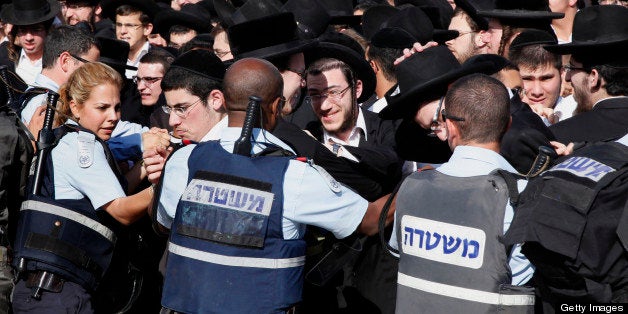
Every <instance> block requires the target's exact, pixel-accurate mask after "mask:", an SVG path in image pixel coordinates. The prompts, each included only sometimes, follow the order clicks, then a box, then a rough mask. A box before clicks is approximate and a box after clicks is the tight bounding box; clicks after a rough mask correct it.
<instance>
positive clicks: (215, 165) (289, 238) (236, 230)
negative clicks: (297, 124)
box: [158, 59, 379, 313]
mask: <svg viewBox="0 0 628 314" xmlns="http://www.w3.org/2000/svg"><path fill="white" fill-rule="evenodd" d="M282 89H283V86H282V78H281V75H280V74H279V71H278V70H277V69H276V68H275V67H274V66H272V65H271V64H270V63H269V62H267V61H264V60H260V59H242V60H240V61H237V62H235V63H234V64H233V65H232V66H231V67H230V68H229V69H228V70H227V72H226V74H225V78H224V95H225V101H226V104H227V111H228V118H229V128H227V129H225V130H223V132H222V135H221V137H220V142H216V141H209V142H205V143H200V144H197V145H188V146H186V147H184V148H181V149H179V150H178V151H176V152H175V153H174V154H173V156H176V155H180V154H184V155H185V154H187V156H189V157H188V158H186V159H187V160H188V162H187V164H176V165H174V164H173V165H170V164H169V163H166V168H165V173H168V172H169V171H172V172H175V173H177V174H179V175H182V176H185V177H187V178H188V179H187V183H186V185H187V186H182V187H166V186H167V185H168V184H171V183H169V182H168V181H165V182H163V185H164V188H163V189H162V191H165V190H168V191H170V192H169V193H176V191H179V193H180V201H179V203H178V205H177V208H176V213H175V209H174V208H164V207H163V206H162V204H163V200H164V197H163V196H161V197H160V200H159V202H160V203H159V207H158V211H159V214H160V215H161V216H163V215H167V216H174V220H173V222H172V225H171V226H166V227H169V228H170V229H171V236H170V243H169V247H168V264H167V266H166V275H165V283H164V293H163V298H162V305H163V306H164V307H165V308H167V309H171V310H174V311H176V312H184V313H200V312H202V313H285V312H286V311H290V310H292V309H293V307H294V305H295V304H296V303H298V302H299V301H300V299H301V292H302V286H303V265H304V262H305V242H304V241H303V235H304V232H305V224H312V225H316V226H318V227H321V228H325V229H328V230H330V231H331V232H333V233H334V234H335V236H336V237H338V238H344V237H347V236H349V235H350V234H351V233H353V232H354V231H355V230H356V229H357V230H358V231H361V232H364V233H370V234H373V233H375V232H376V231H377V227H376V224H377V222H376V219H377V217H376V216H377V213H376V212H377V211H378V210H377V208H378V207H379V206H376V205H375V204H368V203H367V201H366V200H364V199H362V198H361V197H359V196H358V195H357V194H355V193H354V192H352V191H351V190H349V189H347V188H346V187H344V186H342V185H340V184H338V183H337V182H336V181H335V180H333V179H332V178H331V177H330V176H329V175H327V176H325V174H326V173H325V172H324V171H323V170H321V169H320V168H318V167H317V166H315V165H313V164H311V163H302V162H299V161H296V160H294V159H292V158H291V157H274V156H273V157H271V156H258V157H249V156H240V155H236V154H232V153H231V152H232V151H233V149H234V146H235V140H236V139H238V137H239V136H240V133H241V128H242V126H243V125H244V124H245V123H244V121H245V110H246V109H247V103H248V98H249V96H251V95H256V96H259V97H260V98H261V99H262V101H261V115H262V116H261V118H260V121H261V123H259V124H261V126H262V127H263V129H262V128H255V129H253V131H252V138H253V140H252V148H251V151H250V153H259V152H261V151H262V150H264V149H265V148H273V147H274V148H276V147H280V148H282V149H284V150H289V147H288V146H287V145H286V144H284V143H283V142H281V141H280V140H279V139H277V138H276V137H274V136H273V135H272V134H270V132H268V131H266V130H272V129H273V127H274V125H275V123H276V119H277V117H278V115H279V113H280V111H281V104H282V103H283V101H284V100H283V98H282V97H281V93H282ZM253 123H254V124H256V125H257V121H254V122H253ZM247 140H248V139H247ZM173 191H175V192H173ZM170 197H171V196H170ZM367 207H368V211H367ZM367 212H368V215H365V213H367ZM373 214H374V215H373ZM158 217H159V216H158ZM373 218H374V219H373ZM160 223H163V221H160ZM373 226H375V227H373Z"/></svg>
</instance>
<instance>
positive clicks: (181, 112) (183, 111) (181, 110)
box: [161, 98, 202, 119]
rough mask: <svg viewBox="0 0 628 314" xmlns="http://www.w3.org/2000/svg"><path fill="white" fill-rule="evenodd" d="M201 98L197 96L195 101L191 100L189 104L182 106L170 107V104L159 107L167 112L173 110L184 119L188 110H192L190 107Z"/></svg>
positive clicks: (188, 112)
mask: <svg viewBox="0 0 628 314" xmlns="http://www.w3.org/2000/svg"><path fill="white" fill-rule="evenodd" d="M201 100H202V98H199V99H198V100H197V101H195V102H193V103H192V104H191V105H189V106H185V107H183V106H176V107H170V106H165V105H164V106H161V109H162V110H163V111H164V112H165V113H167V114H170V113H171V112H174V113H175V114H176V115H177V116H179V117H180V118H183V119H185V118H187V116H188V115H189V114H190V110H192V107H194V106H196V104H198V103H199V102H200V101H201Z"/></svg>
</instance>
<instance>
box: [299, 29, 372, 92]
mask: <svg viewBox="0 0 628 314" xmlns="http://www.w3.org/2000/svg"><path fill="white" fill-rule="evenodd" d="M322 58H333V59H338V60H340V61H342V62H344V63H346V64H347V65H348V66H349V67H350V68H351V70H352V71H353V73H355V76H356V78H357V79H359V80H360V81H362V94H361V95H360V97H358V102H364V101H365V100H367V99H368V98H369V97H371V95H372V94H373V92H374V91H375V84H376V79H375V72H373V69H372V68H371V66H370V65H369V63H368V62H367V61H366V59H364V53H361V54H360V53H358V52H356V51H355V50H353V49H351V48H349V47H347V46H345V45H342V44H337V43H332V42H326V41H321V42H319V43H318V47H316V49H312V50H309V51H307V52H306V54H305V61H306V64H308V65H309V64H311V63H312V62H314V61H316V60H318V59H322Z"/></svg>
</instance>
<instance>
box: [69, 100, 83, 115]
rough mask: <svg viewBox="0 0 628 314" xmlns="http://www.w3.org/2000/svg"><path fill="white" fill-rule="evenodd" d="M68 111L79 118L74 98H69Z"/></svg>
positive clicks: (79, 113)
mask: <svg viewBox="0 0 628 314" xmlns="http://www.w3.org/2000/svg"><path fill="white" fill-rule="evenodd" d="M70 111H71V112H72V116H73V117H74V118H76V119H80V118H81V112H80V110H79V108H78V104H77V103H76V101H75V100H74V99H72V100H70Z"/></svg>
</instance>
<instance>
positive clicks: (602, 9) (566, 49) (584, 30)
mask: <svg viewBox="0 0 628 314" xmlns="http://www.w3.org/2000/svg"><path fill="white" fill-rule="evenodd" d="M600 48H604V50H600ZM627 48H628V8H625V7H622V6H618V5H608V6H607V5H601V6H592V7H587V8H584V9H582V10H580V11H578V13H576V17H575V19H574V22H573V32H572V40H571V43H568V44H560V45H549V46H545V49H547V50H549V51H551V52H554V53H557V54H561V55H563V54H592V55H593V54H596V55H597V56H594V58H595V57H599V59H602V58H603V56H604V55H605V54H607V53H611V52H615V53H614V54H620V55H621V57H623V59H624V60H626V59H628V58H626V55H627V52H628V50H627ZM624 62H626V61H624Z"/></svg>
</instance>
